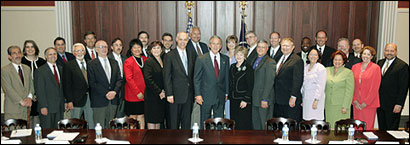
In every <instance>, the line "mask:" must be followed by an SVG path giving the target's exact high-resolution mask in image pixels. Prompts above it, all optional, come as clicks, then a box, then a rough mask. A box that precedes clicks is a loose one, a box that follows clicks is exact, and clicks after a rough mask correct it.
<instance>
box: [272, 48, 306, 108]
mask: <svg viewBox="0 0 410 145" xmlns="http://www.w3.org/2000/svg"><path fill="white" fill-rule="evenodd" d="M278 65H279V64H278ZM282 65H283V66H281V68H280V70H279V72H278V75H277V76H276V78H275V90H276V91H275V98H276V103H277V104H281V105H289V98H290V97H291V96H295V97H296V98H297V99H296V105H298V104H300V103H301V102H302V94H301V92H300V89H301V88H302V85H303V75H304V74H303V73H304V72H303V69H304V66H303V60H302V59H301V58H300V57H299V56H297V55H296V54H294V53H291V54H290V56H289V57H288V58H287V59H286V61H285V62H284V63H283V64H282Z"/></svg>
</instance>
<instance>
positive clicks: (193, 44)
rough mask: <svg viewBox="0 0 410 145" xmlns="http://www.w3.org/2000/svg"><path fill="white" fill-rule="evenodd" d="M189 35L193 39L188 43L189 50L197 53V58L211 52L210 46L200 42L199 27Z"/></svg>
mask: <svg viewBox="0 0 410 145" xmlns="http://www.w3.org/2000/svg"><path fill="white" fill-rule="evenodd" d="M189 35H190V36H191V39H190V40H189V42H188V45H187V49H190V50H192V51H194V52H196V53H195V54H196V55H197V56H202V55H203V54H205V53H207V52H209V48H208V46H207V45H206V44H205V43H202V42H199V41H200V40H201V29H200V28H199V27H196V26H195V27H193V28H192V31H191V33H190V34H189Z"/></svg>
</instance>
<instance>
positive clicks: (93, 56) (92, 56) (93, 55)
mask: <svg viewBox="0 0 410 145" xmlns="http://www.w3.org/2000/svg"><path fill="white" fill-rule="evenodd" d="M91 52H92V55H91V59H92V60H94V59H95V54H94V50H92V51H91Z"/></svg>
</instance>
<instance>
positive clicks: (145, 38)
mask: <svg viewBox="0 0 410 145" xmlns="http://www.w3.org/2000/svg"><path fill="white" fill-rule="evenodd" d="M138 39H139V40H140V41H141V43H142V56H145V57H150V56H149V55H148V52H147V49H148V45H149V35H148V32H145V31H140V32H138Z"/></svg>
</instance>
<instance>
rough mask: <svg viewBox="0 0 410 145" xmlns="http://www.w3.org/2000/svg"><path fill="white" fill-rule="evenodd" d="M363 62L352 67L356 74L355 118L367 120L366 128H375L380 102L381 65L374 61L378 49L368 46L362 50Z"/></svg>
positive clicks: (354, 94)
mask: <svg viewBox="0 0 410 145" xmlns="http://www.w3.org/2000/svg"><path fill="white" fill-rule="evenodd" d="M361 56H362V60H363V62H361V63H358V64H355V65H354V66H353V68H352V71H353V75H354V82H355V84H354V93H353V106H354V107H353V114H354V119H355V120H361V121H364V122H366V130H373V129H374V119H375V116H376V109H377V108H378V107H379V106H380V103H379V87H380V81H381V71H380V67H379V66H378V65H377V64H375V63H374V61H375V60H376V50H375V49H374V48H373V47H370V46H366V47H364V48H363V49H362V52H361Z"/></svg>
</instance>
